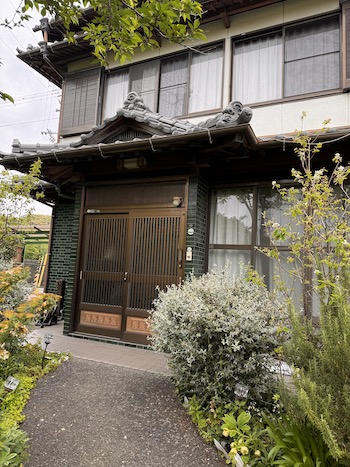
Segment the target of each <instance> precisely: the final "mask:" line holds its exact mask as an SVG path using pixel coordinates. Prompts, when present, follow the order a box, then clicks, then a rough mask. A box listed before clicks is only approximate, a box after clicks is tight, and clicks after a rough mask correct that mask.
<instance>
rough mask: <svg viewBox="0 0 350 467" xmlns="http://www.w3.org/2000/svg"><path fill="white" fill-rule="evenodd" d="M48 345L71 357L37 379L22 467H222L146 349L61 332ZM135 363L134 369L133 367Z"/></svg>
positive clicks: (53, 330)
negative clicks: (67, 335)
mask: <svg viewBox="0 0 350 467" xmlns="http://www.w3.org/2000/svg"><path fill="white" fill-rule="evenodd" d="M61 332H62V326H61V325H60V324H58V325H55V326H52V327H50V328H43V329H40V328H36V329H35V331H34V335H33V334H32V335H31V339H32V340H35V339H36V338H37V337H40V336H43V335H44V334H45V333H50V334H54V339H53V342H52V343H51V344H50V345H49V350H61V351H70V352H72V354H73V358H72V359H70V360H69V361H67V362H65V363H64V364H62V365H61V366H60V367H59V368H58V369H57V370H55V371H54V372H52V373H50V374H49V375H47V376H46V377H44V378H42V379H41V380H39V382H38V384H37V387H36V388H35V389H34V390H33V391H32V394H31V398H30V401H29V403H28V404H27V406H26V409H25V416H26V420H25V422H24V423H23V424H22V428H23V429H24V430H25V431H26V432H27V434H28V436H29V437H30V449H29V452H30V460H29V462H27V463H26V464H25V467H63V466H65V467H88V466H94V467H105V466H106V467H109V466H111V467H112V466H113V467H114V466H115V467H167V466H170V465H171V466H173V467H220V466H221V467H224V466H225V465H226V463H225V462H224V460H222V459H220V458H219V455H218V453H217V451H216V449H215V448H214V447H213V446H209V445H207V444H205V443H204V441H203V440H202V438H201V437H200V436H199V435H198V433H197V430H196V428H195V427H194V425H193V424H192V422H191V420H190V418H189V416H188V415H187V413H186V411H185V410H184V408H183V406H182V404H181V403H180V401H179V400H178V398H177V396H176V395H175V394H174V387H173V384H172V382H171V379H170V377H169V373H168V370H167V368H166V356H165V355H160V354H157V353H155V352H152V351H150V350H142V349H135V348H131V347H123V346H119V345H113V344H104V343H101V342H93V341H88V340H85V339H77V338H73V337H66V336H63V335H61ZM141 368H142V370H141Z"/></svg>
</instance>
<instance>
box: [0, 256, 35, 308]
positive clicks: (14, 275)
mask: <svg viewBox="0 0 350 467" xmlns="http://www.w3.org/2000/svg"><path fill="white" fill-rule="evenodd" d="M28 275H29V270H28V269H26V268H22V267H20V266H16V267H13V266H12V265H11V264H10V263H3V262H1V263H0V311H4V310H13V309H15V308H16V307H17V306H18V305H19V304H20V303H22V302H24V301H25V300H27V299H28V296H29V295H30V294H31V293H32V291H33V285H31V284H29V283H28V282H27V278H28Z"/></svg>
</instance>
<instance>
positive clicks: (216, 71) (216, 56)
mask: <svg viewBox="0 0 350 467" xmlns="http://www.w3.org/2000/svg"><path fill="white" fill-rule="evenodd" d="M222 66H223V53H222V47H215V48H214V49H213V50H202V51H201V53H193V54H192V61H191V69H190V88H189V103H188V106H189V109H188V112H189V113H193V112H200V111H202V110H207V109H217V108H219V107H221V92H222V73H223V70H222Z"/></svg>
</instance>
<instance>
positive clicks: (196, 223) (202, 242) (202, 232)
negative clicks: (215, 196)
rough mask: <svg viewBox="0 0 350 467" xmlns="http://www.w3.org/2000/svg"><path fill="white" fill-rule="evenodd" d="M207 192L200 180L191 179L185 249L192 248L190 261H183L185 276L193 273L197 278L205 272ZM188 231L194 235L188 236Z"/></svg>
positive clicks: (205, 186) (205, 185) (203, 182)
mask: <svg viewBox="0 0 350 467" xmlns="http://www.w3.org/2000/svg"><path fill="white" fill-rule="evenodd" d="M208 196H209V190H208V186H207V184H206V182H205V181H204V180H203V179H202V178H198V177H191V178H190V183H189V193H188V216H187V231H186V248H187V247H191V248H192V261H185V275H186V276H187V275H188V274H189V273H191V272H192V273H193V274H194V275H196V276H198V275H201V274H203V273H204V272H206V271H205V260H206V256H205V246H206V235H207V217H208ZM188 229H193V230H194V234H193V235H188Z"/></svg>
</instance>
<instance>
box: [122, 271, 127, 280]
mask: <svg viewBox="0 0 350 467" xmlns="http://www.w3.org/2000/svg"><path fill="white" fill-rule="evenodd" d="M127 280H128V273H127V272H124V277H123V281H124V282H126V281H127Z"/></svg>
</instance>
